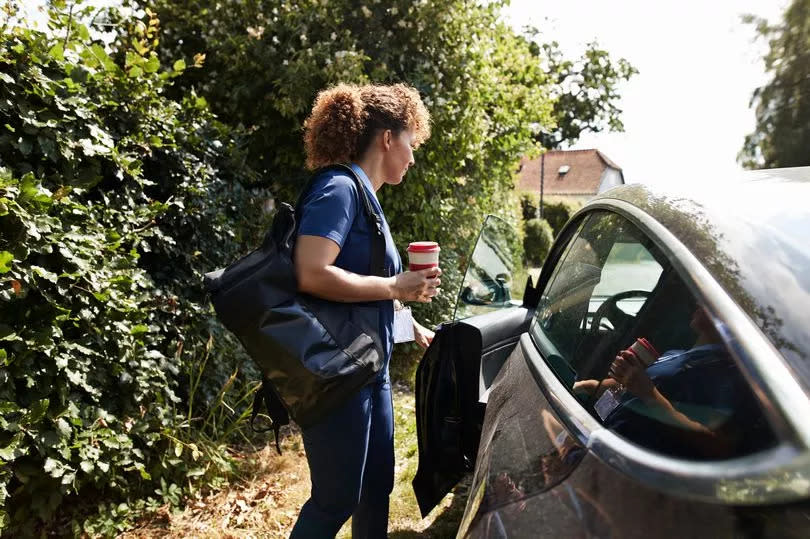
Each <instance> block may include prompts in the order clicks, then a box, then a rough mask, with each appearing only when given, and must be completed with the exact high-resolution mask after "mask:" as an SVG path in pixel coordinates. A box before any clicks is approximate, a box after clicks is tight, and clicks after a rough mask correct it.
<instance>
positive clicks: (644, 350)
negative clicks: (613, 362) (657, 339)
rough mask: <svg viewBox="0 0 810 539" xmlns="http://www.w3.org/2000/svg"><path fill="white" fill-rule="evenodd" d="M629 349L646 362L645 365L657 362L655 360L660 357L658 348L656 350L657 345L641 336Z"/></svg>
mask: <svg viewBox="0 0 810 539" xmlns="http://www.w3.org/2000/svg"><path fill="white" fill-rule="evenodd" d="M628 350H629V351H630V353H632V354H633V355H634V356H636V357H637V358H639V359H640V360H641V362H642V363H644V366H645V367H649V366H650V365H652V364H653V363H655V361H656V360H657V359H658V357H659V355H660V354H659V353H658V350H656V349H655V347H654V346H653V345H652V344H650V341H648V340H647V339H645V338H644V337H639V338H638V339H636V340H635V342H634V343H633V344H631V345H630V348H628Z"/></svg>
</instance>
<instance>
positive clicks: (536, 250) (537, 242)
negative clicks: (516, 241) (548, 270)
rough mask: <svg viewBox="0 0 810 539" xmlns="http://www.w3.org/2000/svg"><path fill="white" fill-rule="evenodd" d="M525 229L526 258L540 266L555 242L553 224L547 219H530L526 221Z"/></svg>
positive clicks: (524, 246) (524, 245) (524, 247)
mask: <svg viewBox="0 0 810 539" xmlns="http://www.w3.org/2000/svg"><path fill="white" fill-rule="evenodd" d="M525 230H526V236H525V237H524V238H523V249H524V251H525V253H526V260H527V262H529V263H530V264H533V265H534V266H535V267H540V266H542V265H543V261H545V259H546V255H548V251H549V249H551V244H552V243H553V242H554V237H553V235H552V230H551V225H549V224H548V221H546V220H545V219H529V220H528V221H526V225H525Z"/></svg>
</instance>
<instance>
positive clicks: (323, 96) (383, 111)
mask: <svg viewBox="0 0 810 539" xmlns="http://www.w3.org/2000/svg"><path fill="white" fill-rule="evenodd" d="M380 129H390V130H392V131H394V132H395V133H400V132H402V131H404V130H407V129H413V132H414V138H413V144H414V149H415V148H417V147H418V146H419V145H420V144H422V143H423V142H424V141H426V140H427V139H428V138H429V137H430V114H429V113H428V111H427V109H426V108H425V105H424V103H422V99H421V98H420V97H419V92H417V91H416V90H415V89H414V88H412V87H410V86H407V85H405V84H392V85H388V86H383V85H376V84H368V85H364V86H357V85H350V84H338V85H337V86H334V87H332V88H329V89H326V90H323V91H321V92H320V93H319V94H318V97H316V98H315V104H314V105H313V107H312V112H310V115H309V117H308V118H307V120H306V122H305V123H304V150H305V151H306V155H307V163H306V164H307V167H308V168H310V169H316V168H319V167H324V166H327V165H332V164H335V163H345V162H348V161H352V160H355V159H357V158H358V157H360V156H361V155H363V153H364V152H365V151H366V150H367V149H368V147H369V145H370V144H371V140H372V138H373V137H374V135H375V134H376V133H377V132H378V131H379V130H380Z"/></svg>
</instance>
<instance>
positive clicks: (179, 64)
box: [172, 58, 186, 73]
mask: <svg viewBox="0 0 810 539" xmlns="http://www.w3.org/2000/svg"><path fill="white" fill-rule="evenodd" d="M172 68H173V69H174V70H175V71H177V72H178V73H180V72H182V71H185V69H186V61H185V60H183V59H182V58H181V59H180V60H177V61H176V62H175V63H174V65H173V66H172Z"/></svg>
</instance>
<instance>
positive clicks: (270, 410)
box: [250, 380, 290, 455]
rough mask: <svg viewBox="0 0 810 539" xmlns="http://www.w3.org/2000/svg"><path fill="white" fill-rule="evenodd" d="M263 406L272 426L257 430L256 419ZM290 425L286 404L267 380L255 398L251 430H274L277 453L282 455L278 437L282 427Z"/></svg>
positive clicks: (251, 416) (251, 413)
mask: <svg viewBox="0 0 810 539" xmlns="http://www.w3.org/2000/svg"><path fill="white" fill-rule="evenodd" d="M262 404H264V405H265V407H266V408H267V415H268V416H269V417H270V421H271V423H270V426H269V427H267V428H256V424H255V422H256V417H257V416H258V415H259V414H260V413H261V408H262ZM289 424H290V415H289V414H288V413H287V409H286V408H285V407H284V403H283V402H281V399H280V398H279V396H278V395H277V394H276V391H275V389H273V384H271V383H269V382H268V381H267V380H263V381H262V386H261V387H260V388H259V389H258V390H257V391H256V394H255V395H254V396H253V410H251V412H250V430H252V431H253V432H258V433H261V432H267V431H268V430H270V429H272V430H273V434H274V435H275V437H276V451H278V454H279V455H280V454H281V445H280V444H279V440H278V435H279V431H280V430H281V427H283V426H284V425H289Z"/></svg>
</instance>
